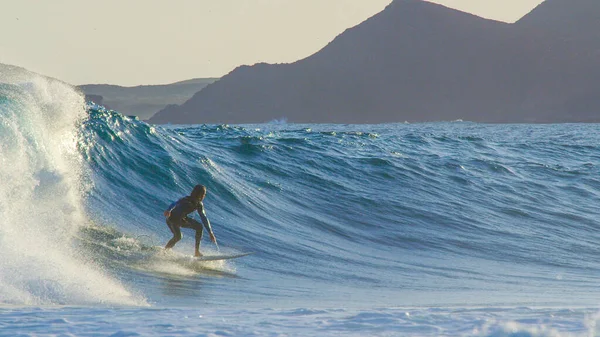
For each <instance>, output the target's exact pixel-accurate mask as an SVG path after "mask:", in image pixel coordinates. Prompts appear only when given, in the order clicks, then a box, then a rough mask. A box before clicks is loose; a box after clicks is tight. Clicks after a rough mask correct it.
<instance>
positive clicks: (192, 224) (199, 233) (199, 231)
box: [182, 218, 203, 256]
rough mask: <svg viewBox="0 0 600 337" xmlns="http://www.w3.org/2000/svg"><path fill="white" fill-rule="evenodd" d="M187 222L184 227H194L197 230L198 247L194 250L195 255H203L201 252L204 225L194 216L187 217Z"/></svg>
mask: <svg viewBox="0 0 600 337" xmlns="http://www.w3.org/2000/svg"><path fill="white" fill-rule="evenodd" d="M184 222H185V224H184V225H182V227H185V228H192V229H194V230H195V231H196V249H195V250H194V255H195V256H202V254H201V253H200V242H202V232H203V227H202V224H201V223H199V222H198V221H196V220H194V219H192V218H186V219H185V220H184Z"/></svg>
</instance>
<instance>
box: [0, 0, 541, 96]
mask: <svg viewBox="0 0 600 337" xmlns="http://www.w3.org/2000/svg"><path fill="white" fill-rule="evenodd" d="M390 2H391V0H169V1H167V0H96V1H91V0H0V8H1V11H0V63H7V64H13V65H18V66H22V67H24V68H27V69H29V70H32V71H35V72H38V73H41V74H44V75H48V76H52V77H56V78H59V79H62V80H64V81H67V82H69V83H72V84H84V83H110V84H120V85H137V84H158V83H171V82H176V81H179V80H185V79H190V78H194V77H220V76H222V75H224V74H226V73H228V72H230V71H231V70H233V69H234V68H235V67H236V66H238V65H242V64H254V63H257V62H268V63H285V62H293V61H296V60H298V59H301V58H304V57H307V56H309V55H311V54H313V53H315V52H317V51H318V50H319V49H321V48H322V47H324V46H325V45H326V44H327V43H329V42H330V41H331V40H332V39H333V38H335V37H336V36H337V35H339V34H340V33H342V32H343V31H344V30H345V29H346V28H349V27H352V26H355V25H357V24H359V23H360V22H362V21H364V20H365V19H367V18H368V17H371V16H373V15H374V14H376V13H378V12H380V11H381V10H383V8H384V7H385V6H386V5H388V4H389V3H390ZM432 2H436V3H440V4H443V5H445V6H448V7H452V8H456V9H460V10H463V11H467V12H471V13H474V14H477V15H480V16H483V17H486V18H492V19H496V20H501V21H506V22H514V21H515V20H517V19H519V18H520V17H522V16H523V15H525V14H526V13H527V12H529V11H530V10H531V9H532V8H534V7H535V6H536V5H538V4H539V3H540V2H542V0H433V1H432Z"/></svg>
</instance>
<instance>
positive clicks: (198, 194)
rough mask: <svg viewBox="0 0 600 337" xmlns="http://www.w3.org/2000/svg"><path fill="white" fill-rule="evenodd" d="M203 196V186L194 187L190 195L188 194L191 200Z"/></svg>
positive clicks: (204, 192)
mask: <svg viewBox="0 0 600 337" xmlns="http://www.w3.org/2000/svg"><path fill="white" fill-rule="evenodd" d="M205 195H206V186H204V185H196V186H194V189H193V190H192V193H191V194H190V196H191V197H192V198H200V197H203V196H205Z"/></svg>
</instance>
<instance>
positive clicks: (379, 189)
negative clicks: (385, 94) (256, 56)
mask: <svg viewBox="0 0 600 337" xmlns="http://www.w3.org/2000/svg"><path fill="white" fill-rule="evenodd" d="M0 69H2V70H3V71H2V72H0V74H2V77H0V78H1V79H2V81H0V82H2V83H3V84H0V180H1V181H2V184H1V186H0V214H2V217H0V254H2V256H3V258H2V260H0V303H1V305H2V309H0V327H1V328H2V330H3V331H6V332H4V333H0V334H4V335H14V334H15V333H16V332H18V333H22V334H24V335H40V334H42V335H43V334H55V335H60V334H72V335H77V336H84V335H89V336H91V335H112V334H115V335H120V336H129V335H182V336H196V335H236V336H237V335H249V336H256V335H258V336H277V335H319V336H323V335H340V334H343V335H381V336H387V335H402V336H437V335H444V336H459V335H461V336H471V335H477V336H505V335H507V336H555V335H581V336H589V335H595V329H596V328H595V324H596V323H595V322H596V321H597V318H596V317H597V311H598V310H597V309H596V308H597V306H598V303H600V301H599V300H600V294H599V293H598V291H597V290H596V289H597V279H598V276H600V263H599V262H598V259H597V256H598V255H599V253H600V249H599V248H598V247H599V246H598V242H599V240H598V239H599V235H598V233H597V229H598V228H599V223H598V219H599V208H598V206H597V205H598V204H599V201H600V199H599V196H600V178H599V167H600V166H599V165H598V163H599V160H600V145H598V144H600V142H599V141H600V137H599V136H598V132H597V131H598V126H597V125H594V124H586V125H583V124H581V125H580V124H563V125H485V124H475V123H469V122H458V121H457V122H453V123H429V124H383V125H299V124H287V123H267V124H257V125H193V126H177V125H171V126H153V125H148V124H146V123H144V122H142V121H139V120H137V119H135V118H132V117H126V116H123V115H121V114H119V113H118V112H114V111H107V110H105V109H104V108H102V107H100V106H96V105H93V104H86V102H84V101H83V97H82V95H81V94H80V93H78V92H76V91H74V90H73V88H72V87H70V86H68V85H66V84H63V83H60V82H57V81H53V80H48V79H45V78H42V77H39V76H37V75H35V74H31V73H29V72H26V71H23V70H15V69H12V68H0ZM198 183H201V184H204V185H206V186H207V187H208V195H207V197H206V200H205V207H206V211H207V215H208V217H209V219H210V220H211V222H212V225H213V228H214V231H215V234H216V236H217V239H218V243H219V246H218V247H216V246H215V245H213V244H212V243H210V241H208V240H207V239H206V238H205V241H204V242H203V246H202V250H203V252H204V253H205V254H208V255H211V254H218V253H236V252H249V251H251V252H254V254H252V255H250V256H246V257H243V258H240V259H236V260H230V261H216V262H200V261H197V260H194V259H193V258H192V257H191V254H192V253H193V243H194V239H193V232H192V231H189V230H188V231H186V230H185V229H184V232H183V234H184V239H183V240H182V241H181V242H180V243H179V244H178V245H177V246H176V247H175V249H174V250H173V251H172V252H164V251H163V250H162V249H161V248H160V247H162V246H164V244H165V243H166V241H167V240H168V239H169V238H170V232H169V230H168V228H167V227H166V225H165V223H164V218H163V216H162V211H163V210H164V209H165V208H166V207H167V205H168V204H170V203H171V202H172V201H174V200H176V199H178V198H179V197H181V196H183V195H186V194H188V193H189V192H190V190H191V188H192V187H193V186H194V185H195V184H198Z"/></svg>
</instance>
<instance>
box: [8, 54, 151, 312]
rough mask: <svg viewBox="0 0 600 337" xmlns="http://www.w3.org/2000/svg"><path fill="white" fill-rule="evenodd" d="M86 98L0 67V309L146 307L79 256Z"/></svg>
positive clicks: (84, 181)
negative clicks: (76, 241) (1, 306)
mask: <svg viewBox="0 0 600 337" xmlns="http://www.w3.org/2000/svg"><path fill="white" fill-rule="evenodd" d="M84 107H85V102H84V99H83V96H82V95H81V94H80V93H78V92H77V91H76V90H74V88H73V87H71V86H69V85H67V84H65V83H63V82H60V81H58V80H54V79H50V78H47V77H43V76H40V75H37V74H33V73H31V72H28V71H25V70H23V69H20V68H17V67H12V66H6V65H0V163H2V164H1V165H0V181H2V184H1V185H0V255H1V256H2V259H1V260H0V303H2V304H11V305H54V304H60V305H73V304H86V305H89V304H98V303H100V304H109V303H110V304H121V305H145V304H146V302H145V299H144V298H143V297H141V296H137V295H134V294H132V293H131V292H129V291H128V290H127V289H126V288H125V287H124V286H123V285H122V284H121V282H120V281H119V280H117V279H115V278H114V277H112V276H110V275H109V274H108V273H107V272H105V271H104V270H102V268H100V267H99V266H96V265H95V264H94V263H93V262H92V260H91V259H89V257H87V256H86V254H85V253H84V252H81V251H78V250H77V249H76V247H75V246H74V244H73V238H74V237H75V235H76V234H77V232H78V230H79V228H80V227H81V226H83V225H84V224H85V223H86V222H88V219H87V215H86V211H85V209H84V205H83V200H84V198H85V194H86V192H87V191H88V190H89V188H90V186H91V184H92V181H91V180H89V179H88V177H87V174H88V172H87V167H86V164H85V163H84V161H83V160H82V158H81V155H80V154H79V151H78V147H77V144H78V142H79V126H80V123H81V121H82V120H83V119H84V118H85V117H86V111H85V108H84Z"/></svg>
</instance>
